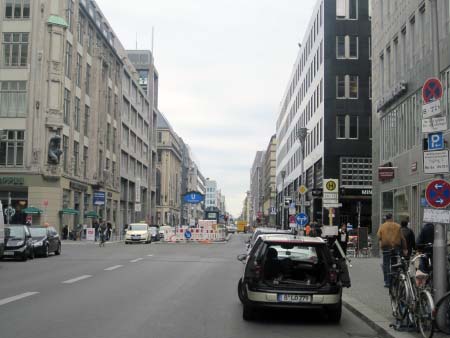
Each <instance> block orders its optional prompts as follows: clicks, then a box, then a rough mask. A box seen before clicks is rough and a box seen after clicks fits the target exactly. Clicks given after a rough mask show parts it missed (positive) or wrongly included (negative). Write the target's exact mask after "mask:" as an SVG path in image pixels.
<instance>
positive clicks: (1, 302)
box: [0, 292, 39, 306]
mask: <svg viewBox="0 0 450 338" xmlns="http://www.w3.org/2000/svg"><path fill="white" fill-rule="evenodd" d="M38 293H39V292H25V293H22V294H20V295H17V296H13V297H9V298H4V299H0V306H2V305H5V304H8V303H11V302H15V301H16V300H20V299H23V298H27V297H30V296H33V295H36V294H38Z"/></svg>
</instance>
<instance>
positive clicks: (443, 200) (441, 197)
mask: <svg viewBox="0 0 450 338" xmlns="http://www.w3.org/2000/svg"><path fill="white" fill-rule="evenodd" d="M425 198H426V200H427V202H428V204H429V205H430V206H432V207H433V208H437V209H443V208H446V207H447V206H449V205H450V183H448V182H447V181H444V180H440V179H439V180H434V181H431V182H430V184H428V186H427V190H426V191H425Z"/></svg>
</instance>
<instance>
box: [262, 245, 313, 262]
mask: <svg viewBox="0 0 450 338" xmlns="http://www.w3.org/2000/svg"><path fill="white" fill-rule="evenodd" d="M269 248H274V249H275V250H276V251H277V259H278V260H284V259H286V258H289V259H290V260H292V261H308V262H312V263H316V262H318V260H319V257H318V256H319V255H318V253H317V248H316V247H315V246H309V245H303V244H291V243H288V244H271V245H270V246H269V247H268V250H269Z"/></svg>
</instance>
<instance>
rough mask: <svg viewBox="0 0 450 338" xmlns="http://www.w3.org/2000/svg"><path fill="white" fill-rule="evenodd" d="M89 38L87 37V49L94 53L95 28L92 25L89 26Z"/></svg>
mask: <svg viewBox="0 0 450 338" xmlns="http://www.w3.org/2000/svg"><path fill="white" fill-rule="evenodd" d="M87 33H88V39H87V50H88V53H89V54H92V46H93V44H94V28H92V26H91V25H89V26H88V32H87Z"/></svg>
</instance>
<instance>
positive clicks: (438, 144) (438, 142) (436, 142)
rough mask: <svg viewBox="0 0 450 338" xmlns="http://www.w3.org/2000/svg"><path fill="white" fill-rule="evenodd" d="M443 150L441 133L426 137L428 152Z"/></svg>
mask: <svg viewBox="0 0 450 338" xmlns="http://www.w3.org/2000/svg"><path fill="white" fill-rule="evenodd" d="M442 149H444V135H443V134H442V133H433V134H429V135H428V150H442Z"/></svg>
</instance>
